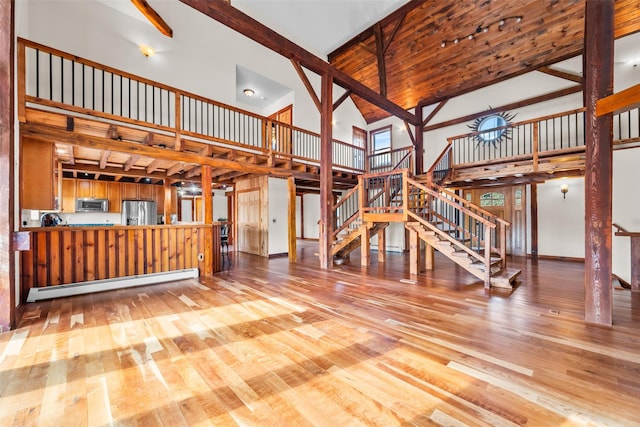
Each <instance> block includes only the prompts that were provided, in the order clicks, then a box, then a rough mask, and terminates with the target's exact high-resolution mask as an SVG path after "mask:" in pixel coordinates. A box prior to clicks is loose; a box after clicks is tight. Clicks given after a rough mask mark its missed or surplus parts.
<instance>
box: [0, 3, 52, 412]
mask: <svg viewBox="0 0 640 427" xmlns="http://www.w3.org/2000/svg"><path fill="white" fill-rule="evenodd" d="M14 13H15V3H14V2H13V1H2V2H0V332H4V331H7V330H9V328H10V327H13V326H14V323H15V322H14V321H15V312H16V304H15V284H14V275H15V262H14V259H15V255H14V251H13V248H12V247H11V246H12V245H11V233H12V232H13V231H14V228H13V226H14V197H13V195H14V194H13V193H14V183H15V179H14V149H13V147H14V144H15V142H14V134H13V128H14V105H13V104H14V71H15V70H14V60H15V57H14V43H15V35H14ZM18 80H19V81H18V85H19V87H22V86H23V83H24V79H23V80H22V81H20V79H18ZM51 176H53V175H51ZM0 407H3V408H4V405H0ZM0 424H3V422H2V420H0Z"/></svg>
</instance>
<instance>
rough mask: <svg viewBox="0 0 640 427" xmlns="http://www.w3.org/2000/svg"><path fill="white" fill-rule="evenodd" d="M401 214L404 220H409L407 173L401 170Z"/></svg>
mask: <svg viewBox="0 0 640 427" xmlns="http://www.w3.org/2000/svg"><path fill="white" fill-rule="evenodd" d="M402 216H403V220H404V222H407V221H408V220H409V174H408V173H407V171H406V170H404V171H402Z"/></svg>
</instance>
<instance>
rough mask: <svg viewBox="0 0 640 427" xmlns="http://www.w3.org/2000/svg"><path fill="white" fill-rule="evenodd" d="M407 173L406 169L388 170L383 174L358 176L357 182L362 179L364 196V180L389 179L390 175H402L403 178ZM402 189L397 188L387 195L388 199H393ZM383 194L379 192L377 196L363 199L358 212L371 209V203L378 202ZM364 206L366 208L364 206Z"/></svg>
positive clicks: (382, 191)
mask: <svg viewBox="0 0 640 427" xmlns="http://www.w3.org/2000/svg"><path fill="white" fill-rule="evenodd" d="M408 173H409V170H408V169H392V170H388V171H384V172H376V173H369V174H365V175H360V177H359V180H360V179H362V182H363V185H362V191H363V194H364V189H365V187H364V180H365V179H367V180H368V179H371V178H384V177H390V176H392V175H402V176H403V177H404V176H405V175H407V174H408ZM401 189H402V188H401V187H400V188H397V189H395V191H394V192H393V193H391V194H389V196H390V197H389V198H390V201H391V200H392V199H393V197H395V196H396V195H397V194H398V192H399V191H400V190H401ZM384 194H385V190H384V189H383V190H380V191H379V192H378V193H377V194H374V195H373V196H371V197H368V198H365V199H364V201H365V203H364V204H363V206H360V210H361V211H363V212H364V211H366V210H367V208H369V207H371V204H372V203H373V202H375V201H376V200H378V199H379V198H380V197H382V195H384ZM365 205H366V206H365Z"/></svg>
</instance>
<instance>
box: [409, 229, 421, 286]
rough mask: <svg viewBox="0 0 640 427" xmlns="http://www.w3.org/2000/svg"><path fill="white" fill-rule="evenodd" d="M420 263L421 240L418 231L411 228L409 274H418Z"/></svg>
mask: <svg viewBox="0 0 640 427" xmlns="http://www.w3.org/2000/svg"><path fill="white" fill-rule="evenodd" d="M419 264H420V242H419V240H418V232H416V231H415V230H409V274H411V275H412V276H417V275H418V272H419V271H418V270H419V269H420V267H419Z"/></svg>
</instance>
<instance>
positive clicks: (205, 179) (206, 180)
mask: <svg viewBox="0 0 640 427" xmlns="http://www.w3.org/2000/svg"><path fill="white" fill-rule="evenodd" d="M202 204H203V205H204V207H203V211H204V223H205V224H213V195H212V194H211V166H202Z"/></svg>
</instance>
